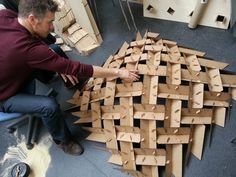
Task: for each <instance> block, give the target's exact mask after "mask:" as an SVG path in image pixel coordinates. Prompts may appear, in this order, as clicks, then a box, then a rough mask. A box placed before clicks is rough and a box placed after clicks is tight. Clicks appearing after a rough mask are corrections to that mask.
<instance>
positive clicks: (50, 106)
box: [42, 97, 59, 117]
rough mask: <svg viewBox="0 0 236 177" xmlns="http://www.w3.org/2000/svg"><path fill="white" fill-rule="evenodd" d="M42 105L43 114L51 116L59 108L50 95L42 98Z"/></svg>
mask: <svg viewBox="0 0 236 177" xmlns="http://www.w3.org/2000/svg"><path fill="white" fill-rule="evenodd" d="M42 105H43V114H44V115H45V116H46V117H52V116H53V115H54V114H55V113H56V112H57V111H58V110H59V104H58V103H57V101H56V100H55V99H54V98H51V97H48V98H46V99H44V101H43V103H42Z"/></svg>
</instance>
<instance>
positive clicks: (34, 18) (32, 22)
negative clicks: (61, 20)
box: [28, 14, 37, 26]
mask: <svg viewBox="0 0 236 177" xmlns="http://www.w3.org/2000/svg"><path fill="white" fill-rule="evenodd" d="M28 22H29V23H30V24H31V25H32V26H34V25H35V24H36V23H37V18H36V17H35V16H34V15H33V14H30V15H29V16H28Z"/></svg>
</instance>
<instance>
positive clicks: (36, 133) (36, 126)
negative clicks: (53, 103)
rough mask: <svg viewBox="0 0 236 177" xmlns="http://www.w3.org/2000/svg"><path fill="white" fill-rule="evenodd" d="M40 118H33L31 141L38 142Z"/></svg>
mask: <svg viewBox="0 0 236 177" xmlns="http://www.w3.org/2000/svg"><path fill="white" fill-rule="evenodd" d="M39 119H40V118H39V117H36V118H35V120H34V121H35V123H34V130H33V135H32V142H33V143H37V142H38V137H39V133H40V120H39Z"/></svg>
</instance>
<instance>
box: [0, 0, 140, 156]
mask: <svg viewBox="0 0 236 177" xmlns="http://www.w3.org/2000/svg"><path fill="white" fill-rule="evenodd" d="M18 9H19V12H18V16H17V13H15V12H13V11H11V10H1V11H0V39H1V40H0V103H1V104H0V111H4V112H22V113H38V114H40V115H41V117H42V121H43V123H44V125H45V127H46V128H47V129H48V131H49V133H50V134H51V136H52V138H53V140H54V142H55V143H56V144H57V146H58V147H60V148H61V149H62V150H63V151H64V152H65V153H68V154H71V155H80V154H82V153H83V148H82V146H81V145H79V144H78V143H75V142H74V141H73V140H72V138H71V134H70V132H69V130H68V127H67V126H66V124H65V120H64V119H63V117H62V113H61V110H60V107H59V105H58V103H57V102H56V100H55V99H54V98H51V97H45V96H39V95H34V94H32V90H31V89H30V84H29V83H30V82H29V81H30V80H32V73H33V72H34V71H35V70H38V69H42V70H48V71H53V72H58V73H60V74H62V75H63V79H64V80H65V81H67V82H71V83H72V84H73V85H75V84H77V83H78V78H84V77H120V78H121V79H125V80H128V81H131V82H132V81H136V80H138V79H139V76H138V75H137V74H136V73H135V71H128V70H126V69H124V70H123V69H107V68H102V67H99V66H93V65H86V64H82V63H80V62H77V61H72V60H68V59H66V58H63V57H61V56H59V55H57V54H56V53H55V52H53V51H52V50H51V49H49V47H48V46H47V45H46V44H45V43H44V42H42V40H40V38H45V37H47V36H48V34H49V32H50V31H52V30H53V21H54V18H55V12H56V11H57V10H58V5H57V3H56V2H54V1H53V0H37V1H35V0H20V2H19V7H18Z"/></svg>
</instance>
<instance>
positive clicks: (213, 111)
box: [68, 32, 236, 177]
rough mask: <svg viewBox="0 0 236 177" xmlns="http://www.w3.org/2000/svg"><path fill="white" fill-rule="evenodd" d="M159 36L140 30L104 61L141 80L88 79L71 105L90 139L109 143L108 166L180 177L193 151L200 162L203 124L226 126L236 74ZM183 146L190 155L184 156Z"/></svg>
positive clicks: (140, 174)
mask: <svg viewBox="0 0 236 177" xmlns="http://www.w3.org/2000/svg"><path fill="white" fill-rule="evenodd" d="M204 55H205V53H204V52H201V51H196V50H193V49H189V48H186V47H180V46H178V45H177V42H175V41H170V40H165V39H161V38H160V36H159V34H158V33H153V32H146V33H145V35H144V36H143V37H141V35H140V34H139V33H138V34H137V38H136V40H135V41H132V42H130V43H129V44H128V43H127V42H125V43H124V44H123V45H122V46H121V48H120V49H119V50H118V52H117V53H116V54H114V55H111V56H110V57H109V58H108V59H107V61H106V62H105V64H104V66H103V67H105V68H127V69H137V70H138V73H139V75H140V80H139V81H137V82H133V83H126V82H123V81H122V80H120V79H117V78H116V79H115V78H109V79H103V78H96V79H93V78H92V79H90V80H89V82H88V83H87V85H86V86H85V88H84V91H79V90H78V91H77V92H76V93H75V94H74V96H73V98H72V99H70V100H68V102H70V103H72V104H74V105H75V107H77V108H78V111H74V112H72V114H73V115H75V116H78V117H80V118H79V119H78V120H77V121H76V122H75V123H76V124H80V125H82V126H83V127H84V128H85V129H86V130H89V131H90V132H91V134H90V135H89V137H88V138H87V139H88V140H92V141H98V142H102V143H105V144H106V148H107V149H108V150H109V152H111V158H110V159H109V162H111V163H114V164H118V165H121V166H122V168H121V170H122V171H124V172H127V173H129V174H132V175H133V176H138V177H144V176H146V177H157V176H159V174H158V169H159V167H160V166H165V170H166V173H165V174H166V177H170V176H171V175H172V174H173V175H174V176H175V177H182V176H183V170H182V169H183V167H182V164H183V162H185V163H186V162H187V161H188V158H189V157H190V153H192V154H193V155H195V156H196V157H197V158H198V159H201V158H202V151H203V142H204V136H205V130H206V126H207V125H208V126H210V127H212V125H213V124H216V125H218V126H224V123H225V117H226V111H227V110H230V106H231V99H232V97H233V98H235V88H236V76H235V75H233V74H228V73H227V72H225V71H224V68H225V67H226V66H228V64H227V63H223V62H219V61H214V60H211V59H207V58H205V57H204ZM183 146H186V147H187V153H183Z"/></svg>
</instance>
